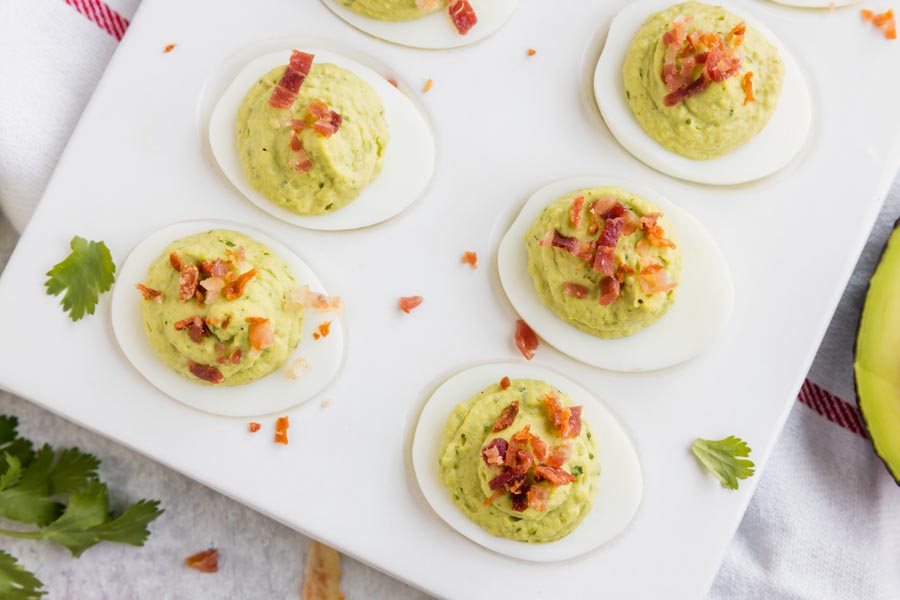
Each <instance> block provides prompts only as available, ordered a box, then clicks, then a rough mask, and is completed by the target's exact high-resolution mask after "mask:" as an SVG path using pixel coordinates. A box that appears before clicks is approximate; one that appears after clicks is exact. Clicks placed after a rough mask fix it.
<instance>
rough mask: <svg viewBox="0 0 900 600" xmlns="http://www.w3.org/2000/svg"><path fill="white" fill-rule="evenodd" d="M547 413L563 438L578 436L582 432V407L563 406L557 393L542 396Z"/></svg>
mask: <svg viewBox="0 0 900 600" xmlns="http://www.w3.org/2000/svg"><path fill="white" fill-rule="evenodd" d="M542 401H543V403H544V406H545V407H546V408H547V414H548V415H549V416H550V421H551V422H552V423H553V427H554V428H555V429H556V431H558V432H559V435H560V437H562V438H573V437H578V435H579V434H580V433H581V407H580V406H571V407H570V406H562V405H561V404H560V403H559V397H558V396H557V395H556V394H555V393H549V394H547V395H545V396H544V397H543V398H542Z"/></svg>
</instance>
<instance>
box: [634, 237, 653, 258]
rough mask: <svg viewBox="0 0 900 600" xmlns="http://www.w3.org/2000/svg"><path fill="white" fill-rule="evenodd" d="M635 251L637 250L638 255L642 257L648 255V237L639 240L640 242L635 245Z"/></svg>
mask: <svg viewBox="0 0 900 600" xmlns="http://www.w3.org/2000/svg"><path fill="white" fill-rule="evenodd" d="M634 251H635V252H637V254H638V256H640V257H641V258H643V257H645V256H647V254H648V253H649V252H650V242H648V241H647V240H646V239H644V240H638V243H637V244H635V245H634Z"/></svg>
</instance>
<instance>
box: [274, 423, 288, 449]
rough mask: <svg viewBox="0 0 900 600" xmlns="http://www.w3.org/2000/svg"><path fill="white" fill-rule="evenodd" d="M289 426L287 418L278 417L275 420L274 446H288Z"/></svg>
mask: <svg viewBox="0 0 900 600" xmlns="http://www.w3.org/2000/svg"><path fill="white" fill-rule="evenodd" d="M290 426H291V421H290V419H288V418H287V417H278V418H277V419H275V443H276V444H284V445H285V446H287V445H288V435H287V432H288V427H290Z"/></svg>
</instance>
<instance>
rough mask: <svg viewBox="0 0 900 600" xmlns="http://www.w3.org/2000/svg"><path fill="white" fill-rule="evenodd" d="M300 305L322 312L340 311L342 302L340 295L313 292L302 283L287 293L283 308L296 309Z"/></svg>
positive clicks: (342, 305) (342, 306)
mask: <svg viewBox="0 0 900 600" xmlns="http://www.w3.org/2000/svg"><path fill="white" fill-rule="evenodd" d="M300 306H305V307H306V308H311V309H313V310H319V311H323V312H324V311H336V312H340V311H341V310H343V308H344V303H343V301H342V300H341V297H340V296H326V295H325V294H320V293H319V292H313V291H312V290H310V289H309V286H307V285H302V286H300V287H299V288H297V289H296V290H294V291H292V292H290V293H289V294H288V296H287V299H286V302H285V305H284V308H285V310H297V308H299V307H300Z"/></svg>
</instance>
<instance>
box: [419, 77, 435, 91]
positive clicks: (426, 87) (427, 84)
mask: <svg viewBox="0 0 900 600" xmlns="http://www.w3.org/2000/svg"><path fill="white" fill-rule="evenodd" d="M433 85H434V82H433V81H432V80H430V79H429V80H428V81H426V82H425V85H424V86H423V87H422V93H423V94H427V93H428V92H429V91H431V87H432V86H433Z"/></svg>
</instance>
